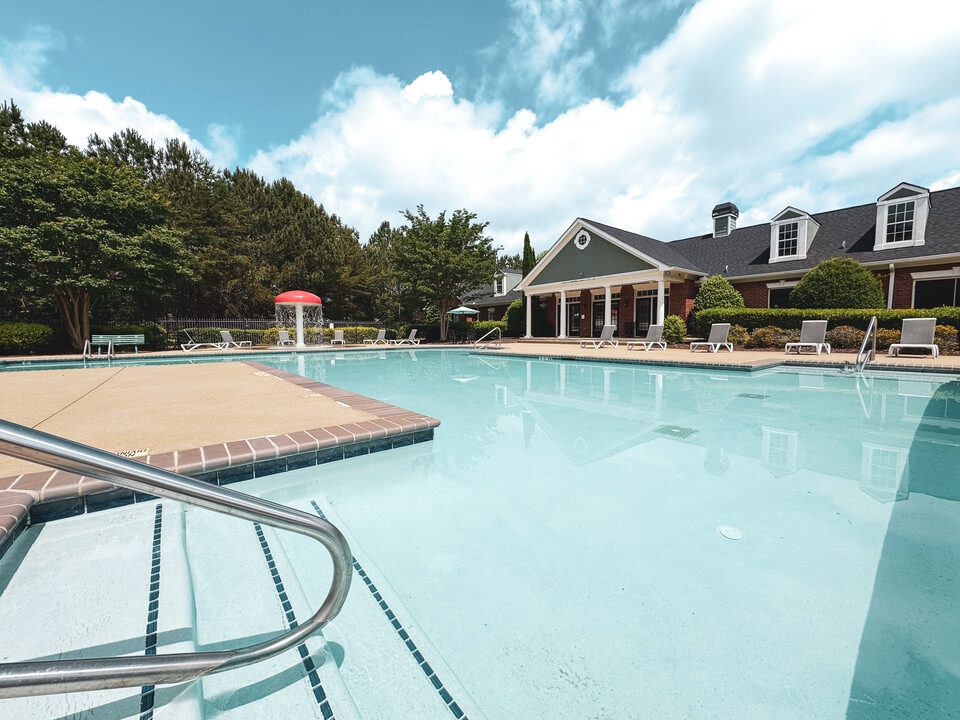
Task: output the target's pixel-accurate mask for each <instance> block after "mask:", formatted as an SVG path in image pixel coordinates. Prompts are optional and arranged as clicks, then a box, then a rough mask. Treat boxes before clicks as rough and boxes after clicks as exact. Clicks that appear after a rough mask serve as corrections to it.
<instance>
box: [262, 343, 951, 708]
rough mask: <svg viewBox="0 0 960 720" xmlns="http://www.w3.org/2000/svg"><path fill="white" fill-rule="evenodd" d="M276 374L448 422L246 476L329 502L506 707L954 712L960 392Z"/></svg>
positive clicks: (373, 363)
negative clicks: (350, 453) (339, 458)
mask: <svg viewBox="0 0 960 720" xmlns="http://www.w3.org/2000/svg"><path fill="white" fill-rule="evenodd" d="M262 361H263V362H265V363H266V364H270V365H273V366H275V367H278V368H281V369H284V370H289V371H292V372H297V373H300V374H303V375H306V376H308V377H311V378H314V379H317V380H321V381H324V382H327V383H330V384H332V385H336V386H338V387H342V388H345V389H348V390H352V391H354V392H358V393H361V394H365V395H369V396H372V397H376V398H377V399H380V400H383V401H385V402H389V403H392V404H395V405H399V406H401V407H405V408H408V409H411V410H416V411H418V412H422V413H425V414H427V415H430V416H433V417H436V418H439V419H440V420H441V426H440V427H439V428H438V430H437V431H436V434H435V439H434V441H433V442H432V443H426V444H424V445H419V446H412V447H408V448H402V449H399V450H393V451H391V452H388V453H378V454H376V455H371V456H366V457H361V458H354V459H350V460H346V461H343V462H339V463H334V464H332V465H326V466H320V467H317V468H309V469H305V470H299V471H295V472H290V473H285V474H284V475H282V476H274V477H270V478H266V479H263V480H258V481H252V482H251V483H250V487H249V489H250V491H252V492H255V494H261V495H264V496H266V497H270V498H271V499H276V500H279V501H282V502H286V503H289V504H292V505H295V506H300V507H302V508H303V509H306V510H309V509H310V507H309V504H308V503H307V500H306V498H312V497H316V496H317V495H318V493H319V494H322V496H323V498H324V503H325V505H326V507H327V508H328V514H330V515H331V519H332V520H334V522H335V523H337V524H339V525H340V526H341V527H342V528H343V529H344V530H345V532H347V533H348V535H349V537H350V540H351V544H352V546H353V547H354V549H355V552H356V553H357V554H358V555H360V556H362V557H363V558H364V562H365V563H366V564H367V565H368V566H369V569H370V570H371V572H375V573H376V575H377V577H378V578H380V581H381V582H383V583H388V584H389V586H390V589H391V592H393V593H395V596H396V597H397V598H398V600H399V602H400V603H402V605H403V608H404V611H405V612H406V613H409V616H410V617H411V618H412V619H413V620H412V622H413V623H415V624H416V626H417V628H418V630H419V631H420V632H422V634H423V635H424V636H425V637H426V638H428V639H429V642H430V644H431V645H432V647H433V648H435V649H436V651H437V652H438V653H439V654H440V655H442V658H443V661H444V662H445V663H446V666H447V667H448V668H449V670H450V672H452V673H454V674H455V676H456V678H457V680H458V681H459V683H461V684H462V686H463V688H464V689H465V692H466V693H468V694H469V696H470V697H471V698H472V700H473V701H475V702H476V704H477V705H478V706H479V707H480V708H482V711H483V713H484V714H485V715H486V716H487V717H489V718H518V719H520V718H534V717H536V718H541V717H542V718H593V717H598V718H612V717H616V718H648V717H649V718H716V717H737V718H764V719H767V718H771V717H776V718H805V719H806V718H814V717H815V718H899V717H910V718H920V717H938V718H940V717H960V613H958V609H960V513H958V505H957V500H958V498H960V471H958V468H960V462H958V461H960V450H958V443H960V433H958V426H960V403H958V399H960V382H958V380H957V379H956V378H955V377H949V376H938V375H928V374H923V375H919V374H904V373H898V374H894V373H887V372H882V373H875V374H873V375H868V376H866V377H862V376H856V375H854V374H843V373H841V372H839V371H837V372H830V371H826V372H824V371H819V370H810V369H805V368H793V369H780V370H775V371H764V372H758V373H745V372H725V373H721V372H718V371H716V370H707V369H686V368H678V367H656V366H641V365H626V364H615V363H610V364H604V363H596V362H587V363H576V362H566V361H556V360H548V359H526V358H504V357H498V356H483V355H473V354H468V353H465V352H457V351H411V352H381V353H377V352H362V353H343V354H338V355H336V356H332V355H329V354H325V355H322V356H321V355H311V356H304V355H300V356H296V357H292V356H286V357H283V358H279V357H278V358H271V359H264V360H262ZM305 588H306V591H307V593H308V595H309V594H311V593H312V594H313V595H314V596H315V598H319V597H320V596H321V595H322V592H323V591H324V590H325V588H323V587H320V586H319V585H318V587H316V588H313V589H311V588H310V587H309V581H306V583H305ZM361 588H362V586H361V584H360V583H359V582H356V581H355V583H354V589H353V590H352V592H361ZM334 624H336V621H335V623H334ZM342 642H343V643H344V649H343V651H344V653H345V654H347V655H349V654H350V653H351V648H350V638H349V636H344V638H343V640H342Z"/></svg>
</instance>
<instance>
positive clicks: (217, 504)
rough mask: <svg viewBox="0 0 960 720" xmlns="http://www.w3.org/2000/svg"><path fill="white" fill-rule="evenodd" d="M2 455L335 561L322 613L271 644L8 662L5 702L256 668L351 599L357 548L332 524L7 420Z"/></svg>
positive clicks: (3, 677) (1, 690)
mask: <svg viewBox="0 0 960 720" xmlns="http://www.w3.org/2000/svg"><path fill="white" fill-rule="evenodd" d="M0 453H4V454H6V455H11V456H13V457H16V458H20V459H22V460H28V461H30V462H36V463H41V464H43V465H47V466H49V467H52V468H57V469H59V470H64V471H67V472H72V473H77V474H78V475H85V476H87V477H91V478H96V479H99V480H105V481H107V482H110V483H113V484H115V485H122V486H123V487H126V488H131V489H133V490H138V491H140V492H145V493H149V494H151V495H158V496H160V497H164V498H169V499H171V500H179V501H180V502H185V503H189V504H191V505H196V506H198V507H202V508H206V509H208V510H213V511H215V512H220V513H225V514H227V515H232V516H234V517H238V518H243V519H245V520H251V521H254V522H260V523H263V524H264V525H270V526H272V527H275V528H279V529H281V530H290V531H292V532H297V533H301V534H303V535H307V536H308V537H312V538H313V539H315V540H318V541H319V542H320V543H321V544H322V545H323V546H324V547H325V548H326V549H327V552H328V553H330V557H331V559H332V560H333V580H332V582H331V585H330V591H329V592H328V593H327V597H326V598H325V599H324V601H323V604H322V605H321V606H320V608H319V610H317V612H316V613H315V614H314V615H313V616H312V617H311V618H310V619H309V620H308V621H306V622H304V623H303V624H302V625H299V626H298V627H296V628H294V629H292V630H290V631H289V632H286V633H282V634H280V635H278V636H277V637H275V638H273V639H271V640H267V641H264V642H262V643H258V644H256V645H250V646H248V647H245V648H239V649H236V650H224V651H217V652H199V653H171V654H167V655H144V656H136V657H109V658H85V659H79V660H58V661H44V662H18V663H4V664H0V699H5V698H12V697H24V696H29V695H47V694H52V693H64V692H76V691H82V690H103V689H107V688H120V687H137V686H142V685H158V684H163V683H176V682H184V681H186V680H192V679H194V678H198V677H202V676H204V675H210V674H212V673H217V672H222V671H224V670H230V669H233V668H238V667H243V666H245V665H250V664H252V663H255V662H259V661H260V660H266V659H267V658H270V657H273V656H275V655H279V654H280V653H282V652H284V651H286V650H289V649H290V648H293V647H296V646H297V645H299V644H300V643H301V642H302V641H303V640H305V639H306V638H308V637H309V636H310V635H312V634H313V633H315V632H316V631H318V630H319V629H320V628H322V627H323V626H324V625H326V624H327V623H328V622H330V620H332V619H333V618H334V617H336V615H337V613H338V612H340V608H342V607H343V603H344V602H345V601H346V599H347V592H348V591H349V590H350V578H351V573H352V565H351V554H350V546H349V545H348V544H347V541H346V539H345V538H344V537H343V535H342V534H341V533H340V531H339V530H338V529H337V528H336V527H334V526H333V525H331V524H330V523H329V522H327V521H326V520H321V519H320V518H318V517H315V516H313V515H309V514H307V513H304V512H300V511H299V510H294V509H292V508H288V507H286V506H284V505H279V504H277V503H273V502H270V501H269V500H262V499H260V498H256V497H253V496H251V495H246V494H244V493H241V492H237V491H236V490H230V489H228V488H223V487H217V486H215V485H209V484H207V483H204V482H200V481H199V480H193V479H192V478H188V477H184V476H183V475H178V474H176V473H173V472H169V471H167V470H162V469H160V468H156V467H151V466H149V465H144V464H142V463H139V462H136V461H134V460H129V459H127V458H122V457H119V456H117V455H113V454H111V453H108V452H106V451H104V450H98V449H96V448H92V447H89V446H87V445H81V444H80V443H76V442H73V441H71V440H66V439H64V438H61V437H57V436H55V435H49V434H47V433H44V432H40V431H39V430H34V429H32V428H28V427H24V426H23V425H17V424H16V423H12V422H8V421H6V420H0Z"/></svg>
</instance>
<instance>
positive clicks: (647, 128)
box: [0, 0, 960, 253]
mask: <svg viewBox="0 0 960 720" xmlns="http://www.w3.org/2000/svg"><path fill="white" fill-rule="evenodd" d="M4 5H5V7H4V8H3V12H2V16H3V23H2V24H0V97H3V98H6V99H13V100H14V101H15V102H16V103H17V104H18V105H19V106H20V107H21V109H22V110H23V111H24V113H25V115H26V116H27V118H28V119H29V120H39V119H45V120H47V121H49V122H51V123H53V124H54V125H56V126H57V127H59V128H60V129H61V130H62V131H63V132H64V133H65V134H66V135H67V137H68V138H69V139H70V141H71V142H73V143H74V144H77V145H79V146H81V147H83V146H84V145H85V144H86V138H87V137H88V136H89V135H90V134H91V133H93V132H97V133H99V134H100V135H102V136H106V135H109V134H111V133H113V132H117V131H119V130H122V129H124V128H127V127H132V128H135V129H137V130H138V131H139V132H140V133H141V134H143V135H145V136H147V137H150V138H153V139H155V140H157V141H158V142H162V141H163V139H164V138H167V137H177V138H180V139H183V140H185V141H187V142H188V143H190V144H191V145H193V146H194V147H196V148H197V149H199V150H200V151H201V152H203V153H205V154H206V155H207V156H208V157H209V158H210V160H211V161H212V162H213V163H214V164H215V165H216V166H217V167H229V168H233V167H235V166H241V167H249V168H251V169H252V170H254V171H256V172H258V173H259V174H261V175H263V176H264V177H265V178H267V179H268V180H273V179H276V178H279V177H283V176H285V177H288V178H290V179H291V180H292V181H293V182H294V183H295V184H296V185H297V187H299V188H300V189H301V190H303V191H304V192H307V193H309V194H310V195H312V196H313V197H314V198H315V199H316V200H317V201H318V202H321V203H323V205H324V206H325V207H326V208H327V210H328V211H330V212H333V213H336V214H337V215H339V216H340V217H341V218H342V220H343V221H344V222H345V223H347V224H348V225H351V226H353V227H355V228H356V229H357V231H358V232H359V234H360V239H361V241H365V240H366V239H367V237H368V236H369V235H370V233H372V232H373V231H374V230H375V229H376V228H377V226H378V225H379V224H380V222H382V221H383V220H388V221H390V222H391V223H393V224H394V225H397V224H399V223H401V222H402V218H401V216H400V212H401V211H403V210H405V209H414V208H415V207H416V206H417V205H419V204H423V205H424V207H425V209H426V210H427V212H428V213H430V214H431V215H436V214H437V213H439V212H440V211H441V210H447V211H448V212H452V211H453V210H456V209H458V208H466V209H468V210H470V211H472V212H475V213H477V215H478V217H479V219H481V220H484V221H488V222H489V223H490V227H489V229H488V231H489V233H490V234H491V235H492V236H493V237H494V239H495V241H496V244H497V245H502V246H503V247H504V250H505V251H506V252H510V253H513V252H518V251H519V250H520V247H521V244H522V240H523V234H524V232H525V231H528V232H529V233H530V236H531V239H532V241H533V244H534V247H535V248H536V249H537V250H538V251H540V250H546V249H547V248H549V247H550V245H552V244H553V242H555V241H556V240H557V238H558V237H559V236H560V234H561V233H562V232H563V231H564V230H565V229H566V228H567V226H569V224H570V223H571V222H572V221H573V220H574V219H575V218H576V217H578V216H580V217H587V218H590V219H594V220H598V221H601V222H605V223H609V224H612V225H616V226H619V227H622V228H625V229H628V230H633V231H635V232H640V233H643V234H646V235H650V236H653V237H656V238H658V239H661V240H671V239H677V238H680V237H686V236H689V235H694V234H699V233H706V232H709V230H710V228H711V222H710V211H711V209H712V208H713V206H714V205H715V204H717V203H719V202H725V201H732V202H734V203H736V204H737V205H738V206H739V208H740V211H741V218H740V225H741V226H742V225H747V224H754V223H763V222H767V221H769V220H770V218H771V217H773V216H774V215H775V214H777V213H778V212H779V211H780V210H782V209H783V208H784V207H786V206H788V205H792V206H795V207H798V208H800V209H802V210H805V211H808V212H820V211H824V210H831V209H834V208H837V207H843V206H846V205H853V204H860V203H870V202H874V201H875V200H876V198H877V197H878V196H879V195H881V194H882V193H884V192H885V191H887V190H888V189H890V188H891V187H893V186H894V185H896V184H897V183H899V182H901V181H904V180H905V181H908V182H912V183H916V184H919V185H923V186H926V187H930V188H931V189H938V188H942V187H952V186H956V185H960V132H958V131H957V129H958V128H960V43H957V42H956V38H958V37H960V17H957V16H960V13H955V12H954V8H953V3H952V0H915V2H912V3H910V4H909V6H904V5H903V3H902V2H892V1H891V0H870V1H869V2H868V1H866V0H843V2H836V0H806V1H805V2H803V3H799V2H794V1H793V0H699V1H695V0H649V1H644V0H640V1H638V0H584V1H581V2H575V1H573V0H507V1H503V2H500V1H488V2H465V1H460V0H446V1H444V0H419V1H418V0H409V1H408V2H405V3H397V2H392V1H391V2H385V1H383V0H353V1H352V2H347V1H346V0H343V1H341V0H277V1H275V2H273V3H269V4H265V3H253V2H248V1H246V0H233V1H232V2H202V1H201V2H197V1H196V0H194V2H191V3H187V2H183V1H182V0H168V2H165V3H163V4H162V5H159V6H158V5H156V4H154V5H152V6H142V7H141V5H140V4H135V3H129V2H117V1H112V0H111V1H108V0H88V1H87V2H84V3H77V2H74V1H72V0H47V1H46V2H43V3H12V2H10V1H9V0H5V1H4Z"/></svg>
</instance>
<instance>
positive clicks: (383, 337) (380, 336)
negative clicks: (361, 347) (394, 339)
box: [363, 330, 387, 345]
mask: <svg viewBox="0 0 960 720" xmlns="http://www.w3.org/2000/svg"><path fill="white" fill-rule="evenodd" d="M363 342H364V344H366V345H380V344H383V345H386V344H387V331H386V330H377V337H376V338H374V339H371V338H367V339H366V340H364V341H363Z"/></svg>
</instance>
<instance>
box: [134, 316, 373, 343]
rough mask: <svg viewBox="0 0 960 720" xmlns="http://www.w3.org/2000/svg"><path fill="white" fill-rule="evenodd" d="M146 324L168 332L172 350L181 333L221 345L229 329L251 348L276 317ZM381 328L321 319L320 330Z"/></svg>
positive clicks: (171, 320) (369, 323)
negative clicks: (249, 342) (222, 337)
mask: <svg viewBox="0 0 960 720" xmlns="http://www.w3.org/2000/svg"><path fill="white" fill-rule="evenodd" d="M143 324H145V325H150V324H152V325H159V326H160V327H162V328H163V329H164V330H165V331H166V333H167V340H168V345H169V346H171V347H175V346H176V345H179V344H180V343H183V342H186V340H187V337H186V334H185V333H184V331H187V332H189V333H190V336H191V337H192V338H193V339H194V340H195V341H196V342H220V331H221V330H229V331H230V332H231V334H232V335H233V336H234V340H250V341H251V342H253V344H254V345H262V344H263V343H264V339H263V335H264V333H265V332H266V331H267V330H268V329H270V328H275V327H278V323H277V320H276V318H169V317H168V318H164V319H161V320H149V321H146V322H145V323H143ZM357 326H362V327H378V328H379V327H383V323H382V322H379V321H376V320H346V321H340V320H324V321H323V325H322V327H324V328H328V329H329V328H337V327H357Z"/></svg>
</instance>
